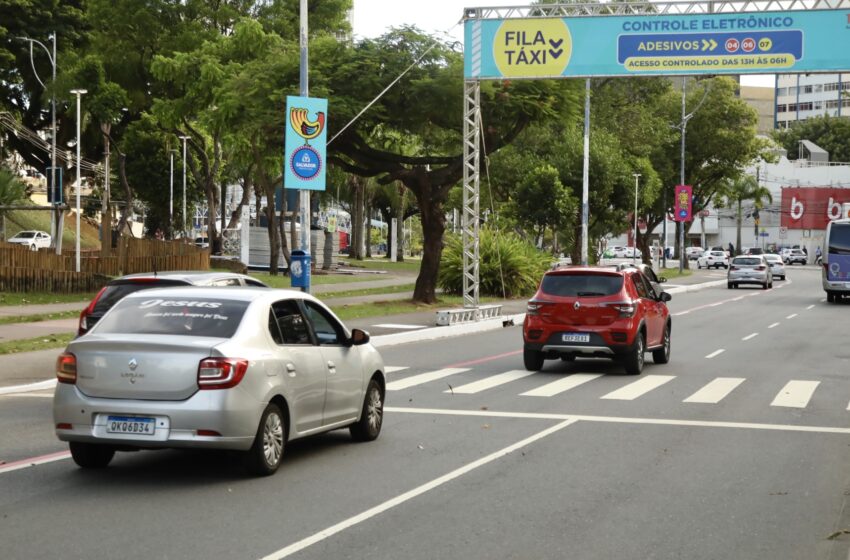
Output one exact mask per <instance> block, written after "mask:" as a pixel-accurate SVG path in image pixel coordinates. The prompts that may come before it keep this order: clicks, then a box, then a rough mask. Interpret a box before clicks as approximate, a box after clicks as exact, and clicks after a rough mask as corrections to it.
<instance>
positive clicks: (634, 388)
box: [386, 366, 850, 410]
mask: <svg viewBox="0 0 850 560" xmlns="http://www.w3.org/2000/svg"><path fill="white" fill-rule="evenodd" d="M386 369H387V371H388V372H392V375H391V376H390V382H389V383H387V391H401V390H404V389H411V388H413V387H419V386H423V385H427V384H428V383H432V382H434V381H442V383H441V384H440V386H439V391H440V392H442V393H450V394H454V395H475V394H478V393H482V392H484V391H488V390H492V389H496V388H498V387H503V386H505V385H508V384H510V383H514V382H517V381H520V380H527V381H526V383H525V384H524V385H523V389H524V390H523V391H522V392H519V393H518V395H519V396H520V397H538V398H547V397H555V396H558V395H561V394H563V393H566V392H568V391H572V390H575V389H577V388H579V387H587V386H590V385H589V384H592V383H593V382H594V381H598V380H600V378H603V377H604V378H607V379H606V383H608V382H610V381H611V380H612V379H616V380H620V381H622V383H623V384H622V385H621V386H620V387H618V388H616V389H615V390H613V391H607V392H604V394H602V395H600V396H598V398H599V399H602V400H609V401H634V400H637V399H640V398H642V397H645V396H647V395H650V394H652V393H653V392H655V391H657V390H658V389H659V388H661V387H664V386H668V384H674V382H675V381H676V380H677V379H679V377H680V376H677V375H652V374H644V375H641V376H639V377H637V378H632V377H618V376H613V377H612V376H605V375H603V374H599V373H575V374H571V375H564V376H563V377H558V378H557V379H555V380H554V381H551V379H552V376H548V375H540V374H538V373H537V372H530V371H525V370H509V371H504V372H501V373H493V374H487V375H485V376H483V377H481V376H475V378H474V379H473V380H467V379H466V378H467V377H471V376H472V375H469V372H471V371H472V369H471V368H444V369H438V370H434V371H428V372H424V373H414V374H412V375H408V376H406V377H402V376H403V375H404V373H405V371H406V370H407V369H409V368H407V367H401V366H387V368H386ZM473 373H474V372H473ZM462 374H468V375H466V376H462ZM535 376H538V377H540V379H541V380H545V382H543V383H542V384H541V385H539V386H537V387H534V388H531V389H528V387H527V382H528V380H533V378H534V377H535ZM461 377H463V378H464V379H463V381H464V382H463V383H461V384H459V385H457V386H453V379H460V378H461ZM684 379H687V380H688V381H689V382H691V381H692V379H691V378H689V377H686V378H684ZM746 383H747V379H746V378H743V377H716V378H714V379H711V380H709V381H708V382H707V383H705V384H704V385H703V386H702V387H699V388H698V389H697V390H696V391H694V392H692V393H691V394H690V395H689V396H687V397H685V398H684V399H682V400H681V402H683V403H689V404H715V405H716V404H719V403H721V402H722V401H724V400H725V399H727V398H729V397H730V396H731V395H733V394H734V393H735V391H736V390H739V389H740V388H741V387H745V386H746ZM446 385H448V387H449V388H448V389H446V388H445V387H446ZM820 385H821V382H820V381H812V380H804V379H792V380H788V381H787V382H785V384H784V386H782V388H781V389H780V390H779V391H778V393H776V394H775V396H773V400H772V401H770V406H771V407H775V408H794V409H800V408H806V407H807V406H808V405H809V403H810V402H811V400H812V398H813V397H814V395H815V392H816V391H817V389H818V387H819V386H820ZM670 386H672V385H670ZM774 390H775V389H774ZM691 391H693V389H691ZM668 394H675V392H674V391H673V390H671V391H668ZM677 398H681V396H679V397H677ZM847 410H850V403H848V405H847Z"/></svg>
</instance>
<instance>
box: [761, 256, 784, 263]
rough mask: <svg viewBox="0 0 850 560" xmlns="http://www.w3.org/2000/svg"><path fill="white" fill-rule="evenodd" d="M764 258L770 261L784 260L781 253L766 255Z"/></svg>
mask: <svg viewBox="0 0 850 560" xmlns="http://www.w3.org/2000/svg"><path fill="white" fill-rule="evenodd" d="M764 258H765V259H766V260H768V261H770V262H782V257H780V256H779V255H765V257H764Z"/></svg>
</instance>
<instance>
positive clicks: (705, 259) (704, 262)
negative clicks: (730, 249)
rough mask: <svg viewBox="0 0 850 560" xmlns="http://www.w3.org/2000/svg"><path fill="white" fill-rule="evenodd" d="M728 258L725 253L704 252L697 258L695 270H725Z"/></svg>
mask: <svg viewBox="0 0 850 560" xmlns="http://www.w3.org/2000/svg"><path fill="white" fill-rule="evenodd" d="M728 266H729V257H727V256H726V251H705V252H703V254H702V255H700V256H699V258H697V268H703V267H705V268H720V267H723V268H727V267H728Z"/></svg>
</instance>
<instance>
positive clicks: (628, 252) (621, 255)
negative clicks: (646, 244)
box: [614, 247, 643, 259]
mask: <svg viewBox="0 0 850 560" xmlns="http://www.w3.org/2000/svg"><path fill="white" fill-rule="evenodd" d="M633 256H634V257H637V258H640V257H641V256H643V253H641V251H640V249H635V248H634V247H614V258H615V259H630V258H632V257H633Z"/></svg>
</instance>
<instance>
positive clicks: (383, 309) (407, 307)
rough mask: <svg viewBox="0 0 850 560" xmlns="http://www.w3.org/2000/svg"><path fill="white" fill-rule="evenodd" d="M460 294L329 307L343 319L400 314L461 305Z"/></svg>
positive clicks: (490, 299)
mask: <svg viewBox="0 0 850 560" xmlns="http://www.w3.org/2000/svg"><path fill="white" fill-rule="evenodd" d="M479 301H480V303H492V302H495V301H501V299H500V298H493V297H482V298H480V300H479ZM462 306H463V297H462V296H442V297H441V298H440V299H439V300H437V303H433V304H424V303H414V302H412V301H409V300H408V301H397V300H396V301H377V302H370V303H358V304H355V305H337V306H335V305H333V302H330V305H329V307H330V308H331V309H333V312H334V313H336V314H337V316H338V317H339V318H340V319H342V320H343V321H350V320H352V319H366V318H369V317H383V316H386V315H402V314H405V313H418V312H421V311H437V310H439V309H445V308H453V307H462Z"/></svg>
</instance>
